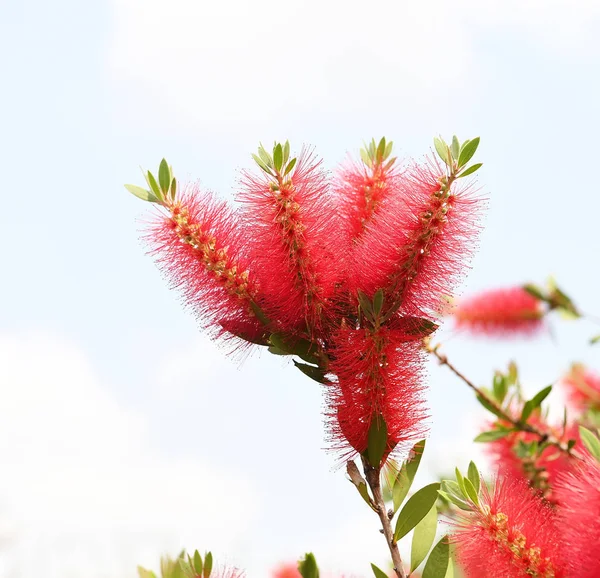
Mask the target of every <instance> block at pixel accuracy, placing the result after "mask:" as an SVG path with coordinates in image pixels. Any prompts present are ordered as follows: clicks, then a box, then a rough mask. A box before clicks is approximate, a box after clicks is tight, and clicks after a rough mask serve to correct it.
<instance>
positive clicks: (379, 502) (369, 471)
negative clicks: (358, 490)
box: [362, 458, 406, 578]
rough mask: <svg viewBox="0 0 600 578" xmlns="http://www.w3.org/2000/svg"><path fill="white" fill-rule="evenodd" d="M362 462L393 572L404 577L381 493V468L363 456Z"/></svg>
mask: <svg viewBox="0 0 600 578" xmlns="http://www.w3.org/2000/svg"><path fill="white" fill-rule="evenodd" d="M362 463H363V468H364V471H365V478H366V480H367V484H369V488H371V493H372V494H373V501H374V502H375V506H376V509H377V515H378V516H379V519H380V520H381V526H382V528H383V535H384V536H385V540H386V542H387V545H388V548H389V550H390V554H391V556H392V562H393V563H394V572H395V573H396V577H397V578H406V572H405V571H404V566H403V565H402V558H401V557H400V550H399V549H398V542H396V540H394V531H393V530H392V525H391V523H390V518H389V517H388V513H387V511H386V508H385V502H384V500H383V494H382V493H381V477H380V476H381V468H374V467H373V466H371V465H370V464H368V463H367V462H366V460H365V459H364V458H363V460H362Z"/></svg>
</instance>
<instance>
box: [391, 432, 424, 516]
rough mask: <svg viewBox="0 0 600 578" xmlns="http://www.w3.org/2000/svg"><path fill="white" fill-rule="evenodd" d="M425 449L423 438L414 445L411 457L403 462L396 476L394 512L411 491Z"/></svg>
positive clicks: (393, 497) (393, 492) (393, 495)
mask: <svg viewBox="0 0 600 578" xmlns="http://www.w3.org/2000/svg"><path fill="white" fill-rule="evenodd" d="M424 451H425V440H421V441H419V442H417V443H416V444H415V445H414V447H413V449H412V450H411V453H410V457H409V459H407V460H406V461H405V462H404V464H402V467H401V468H400V471H399V472H398V475H397V476H396V481H395V482H394V487H393V489H392V499H393V502H394V512H397V511H398V508H400V506H401V505H402V502H403V501H404V499H405V498H406V496H407V495H408V492H409V491H410V487H411V485H412V483H413V480H414V479H415V476H416V474H417V470H418V469H419V464H420V463H421V457H422V456H423V452H424Z"/></svg>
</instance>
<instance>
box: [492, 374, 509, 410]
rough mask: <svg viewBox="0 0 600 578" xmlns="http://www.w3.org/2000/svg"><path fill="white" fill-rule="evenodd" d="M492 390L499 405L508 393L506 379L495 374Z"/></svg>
mask: <svg viewBox="0 0 600 578" xmlns="http://www.w3.org/2000/svg"><path fill="white" fill-rule="evenodd" d="M492 389H493V392H494V397H495V398H496V400H497V401H498V402H499V403H502V402H503V401H504V398H505V397H506V394H507V393H508V379H507V378H506V377H505V376H504V375H502V374H501V373H496V375H494V381H493V386H492Z"/></svg>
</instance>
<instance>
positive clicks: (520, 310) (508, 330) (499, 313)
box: [454, 287, 545, 336]
mask: <svg viewBox="0 0 600 578" xmlns="http://www.w3.org/2000/svg"><path fill="white" fill-rule="evenodd" d="M544 315H545V307H544V302H543V301H541V300H540V299H537V298H536V297H534V296H533V295H531V294H530V293H528V292H527V291H525V289H523V288H522V287H510V288H506V289H493V290H490V291H484V292H482V293H479V294H477V295H474V296H472V297H469V298H465V299H463V300H461V301H460V302H459V303H458V304H457V306H456V308H455V310H454V319H455V322H456V325H457V327H459V328H461V329H465V330H467V331H469V332H471V333H474V334H479V333H485V334H489V335H494V336H509V335H515V334H523V335H529V334H532V333H535V332H536V331H538V330H540V329H541V328H542V327H543V321H542V320H543V317H544Z"/></svg>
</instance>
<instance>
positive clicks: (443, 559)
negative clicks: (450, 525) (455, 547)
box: [422, 536, 450, 578]
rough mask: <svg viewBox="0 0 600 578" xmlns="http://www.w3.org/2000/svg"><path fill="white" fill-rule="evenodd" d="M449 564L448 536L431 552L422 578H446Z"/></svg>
mask: <svg viewBox="0 0 600 578" xmlns="http://www.w3.org/2000/svg"><path fill="white" fill-rule="evenodd" d="M449 563H450V544H448V536H444V537H443V538H442V539H441V540H440V541H439V542H438V543H437V544H436V545H435V547H434V548H433V550H432V551H431V554H430V555H429V558H428V560H427V564H425V568H424V569H423V576H422V578H446V572H447V571H448V564H449Z"/></svg>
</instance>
